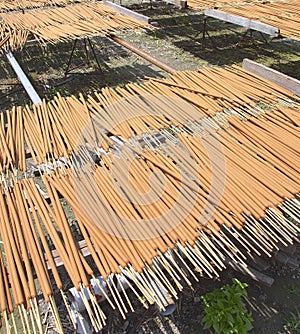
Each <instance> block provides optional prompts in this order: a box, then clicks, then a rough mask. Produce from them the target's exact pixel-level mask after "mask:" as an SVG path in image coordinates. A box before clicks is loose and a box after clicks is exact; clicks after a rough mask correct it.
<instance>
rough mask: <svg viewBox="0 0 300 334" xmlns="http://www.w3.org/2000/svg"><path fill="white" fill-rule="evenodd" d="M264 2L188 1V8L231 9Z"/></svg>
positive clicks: (249, 0) (232, 0)
mask: <svg viewBox="0 0 300 334" xmlns="http://www.w3.org/2000/svg"><path fill="white" fill-rule="evenodd" d="M260 2H264V0H189V1H188V6H189V7H192V8H197V9H206V8H220V7H221V8H222V7H233V6H237V5H245V4H254V3H260Z"/></svg>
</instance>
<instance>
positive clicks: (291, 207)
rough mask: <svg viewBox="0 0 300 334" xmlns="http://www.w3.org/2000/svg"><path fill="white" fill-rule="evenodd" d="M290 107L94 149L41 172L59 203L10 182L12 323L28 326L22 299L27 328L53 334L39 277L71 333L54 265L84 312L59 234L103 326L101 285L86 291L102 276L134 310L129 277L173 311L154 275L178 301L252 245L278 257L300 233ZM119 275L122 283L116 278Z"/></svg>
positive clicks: (93, 316)
mask: <svg viewBox="0 0 300 334" xmlns="http://www.w3.org/2000/svg"><path fill="white" fill-rule="evenodd" d="M282 109H283V110H282V113H281V112H280V110H278V112H275V113H272V112H266V113H265V114H264V117H261V118H256V117H250V118H249V119H248V121H243V120H241V119H239V118H238V117H236V116H230V117H228V118H227V124H226V125H225V126H222V127H221V128H219V129H217V130H216V131H215V130H212V129H211V130H210V131H209V130H208V129H206V132H204V133H203V132H200V131H198V130H197V131H194V132H193V133H191V132H190V131H185V129H183V128H182V127H181V128H177V129H176V131H175V129H173V131H172V132H169V133H168V135H167V134H166V132H165V131H162V132H161V135H162V136H163V137H165V138H164V140H163V141H162V142H159V140H158V139H153V144H154V142H155V143H156V145H155V147H153V145H151V143H149V141H150V139H149V138H150V136H149V137H148V144H147V145H143V146H141V144H140V142H139V141H137V140H136V141H135V143H134V144H133V142H132V141H130V140H123V141H122V142H123V145H122V146H120V145H119V146H117V147H114V151H113V150H109V151H108V152H106V153H104V151H103V152H102V154H99V152H96V153H97V154H99V162H98V164H95V163H93V161H92V160H93V157H92V156H90V150H87V149H86V148H84V147H83V146H82V147H81V149H80V150H78V151H77V152H75V153H74V154H73V156H72V162H71V163H70V164H69V168H66V167H63V166H60V167H59V168H58V169H57V170H56V171H55V172H53V173H49V174H48V173H45V174H44V175H41V178H42V180H43V187H44V189H45V190H46V191H47V194H48V200H49V202H50V204H49V203H48V202H47V200H46V199H45V198H44V197H43V196H42V195H41V193H40V191H39V189H38V187H37V186H36V185H35V183H34V180H33V179H32V178H25V179H22V180H21V181H19V182H15V183H14V184H13V186H10V187H7V188H6V189H4V190H3V193H1V195H0V202H1V212H0V215H1V216H0V220H1V222H2V224H1V226H0V238H1V240H2V242H3V250H4V252H3V253H2V252H1V257H0V264H1V266H0V268H1V270H0V283H1V284H0V289H1V293H0V304H1V305H0V306H1V311H2V317H3V319H4V321H3V323H4V324H6V326H5V328H6V329H7V331H8V332H9V331H10V325H11V324H12V328H13V330H14V331H15V332H16V328H15V325H14V324H15V319H14V310H15V307H14V305H16V308H17V312H18V316H20V318H21V320H22V321H21V322H22V326H23V331H24V333H31V332H40V333H42V332H43V328H42V327H43V326H42V322H41V317H40V315H39V310H38V305H37V289H36V285H35V284H36V282H35V280H34V273H36V276H37V280H38V284H39V286H40V287H41V290H42V293H43V296H44V300H45V302H47V303H49V305H50V308H51V310H52V312H53V314H54V318H55V321H56V323H57V327H58V330H59V331H60V332H61V333H63V328H62V325H61V323H60V320H59V314H58V311H57V308H56V305H55V302H54V299H53V286H52V284H51V280H50V276H49V272H48V269H49V268H50V269H51V272H52V275H53V277H54V280H55V283H56V286H57V288H58V289H59V290H60V291H61V295H62V298H63V300H64V302H65V304H66V307H67V310H69V312H70V317H71V319H72V315H71V311H70V308H69V306H68V303H67V300H66V296H65V294H64V292H63V290H64V287H63V283H62V279H61V277H60V276H59V273H58V271H57V268H56V265H55V261H54V259H53V254H52V252H51V251H50V246H49V241H50V240H51V244H53V245H54V247H55V249H56V251H57V253H58V255H59V256H60V258H61V260H62V262H63V264H64V266H65V269H66V271H67V273H68V275H69V277H70V279H71V281H72V283H73V285H74V286H75V287H76V289H77V290H78V291H79V292H80V294H81V296H82V299H83V300H84V302H85V304H86V307H87V312H88V314H89V316H90V320H91V323H92V324H93V326H94V328H95V329H96V330H99V329H101V328H102V327H103V326H104V324H105V318H106V317H105V314H104V313H103V311H102V310H101V308H100V307H99V305H98V304H97V303H96V301H95V297H94V296H93V294H92V292H89V294H90V299H91V303H88V302H87V300H86V299H85V298H86V297H85V296H84V292H83V288H84V287H88V286H89V279H90V278H91V277H95V275H98V274H100V275H101V276H102V277H103V278H104V279H105V280H106V281H107V284H109V291H110V295H109V296H108V295H107V293H105V291H104V290H103V288H101V286H100V285H99V288H100V289H101V290H102V291H103V293H104V294H105V295H106V296H107V298H108V301H109V303H110V304H111V306H112V307H113V308H116V307H117V308H118V309H119V311H120V312H121V314H122V315H123V316H124V317H125V314H126V312H127V311H128V310H133V305H132V302H131V301H130V298H129V295H128V294H127V293H126V291H125V289H124V287H123V286H122V283H121V281H122V280H124V279H125V280H127V282H128V285H129V286H130V288H131V291H132V292H133V293H134V294H135V295H136V296H137V297H138V298H139V299H140V300H141V302H142V303H144V304H145V301H143V300H142V299H141V295H143V296H145V297H146V301H147V302H148V303H150V304H152V303H154V302H156V303H158V305H159V306H160V308H161V309H163V308H164V301H163V299H164V297H163V296H162V294H161V292H159V291H158V290H157V289H155V288H154V287H153V281H155V282H156V284H158V285H159V286H162V287H163V289H164V290H166V291H168V292H169V293H170V294H171V295H172V296H173V297H174V298H175V299H176V298H177V294H178V291H180V290H182V289H183V287H184V285H186V284H187V285H190V286H191V285H192V282H191V277H193V279H196V280H197V276H196V275H195V271H197V272H198V273H200V274H205V275H207V276H209V277H213V276H216V275H218V273H217V270H221V269H222V268H223V267H224V261H225V259H226V258H228V259H230V260H231V261H234V262H235V263H237V264H241V263H244V261H245V259H246V256H247V254H248V253H251V252H255V253H256V254H258V255H260V254H261V253H265V254H266V255H268V256H271V253H272V251H273V250H274V249H278V243H281V244H283V245H288V244H291V243H292V242H293V241H294V240H297V235H298V233H299V232H300V229H299V222H300V220H299V219H300V217H299V208H300V201H299V196H298V195H297V194H299V192H300V189H299V184H300V183H299V178H300V176H299V172H298V169H297V166H299V157H300V146H299V139H300V138H299V137H300V131H299V125H297V124H295V115H294V113H295V111H294V110H292V109H285V108H282ZM150 118H151V117H149V119H150ZM114 146H116V145H114ZM112 152H114V153H112ZM59 196H63V198H64V199H65V200H66V201H67V203H68V205H69V207H70V208H71V210H72V212H73V215H74V217H75V218H76V224H77V227H78V230H79V231H80V235H81V237H82V239H84V240H85V243H86V245H87V248H88V250H89V253H90V254H91V256H92V258H93V262H94V263H95V265H96V267H97V273H95V272H94V271H93V270H92V269H91V267H90V266H89V264H88V262H87V261H86V259H85V258H84V257H83V255H82V253H81V251H80V250H79V247H78V240H75V237H74V235H73V234H72V230H71V227H70V225H69V222H68V218H69V214H67V212H66V211H65V209H64V206H63V205H62V202H61V200H60V199H59ZM287 216H289V217H291V218H293V222H291V221H289V220H288V219H287V218H286V217H287ZM72 217H73V216H72ZM5 267H7V270H6V269H5ZM187 273H188V274H189V275H190V276H191V277H189V275H187ZM112 274H113V275H114V276H115V278H116V280H115V281H114V280H109V279H108V277H109V276H110V275H112ZM9 280H10V285H11V292H10V290H9ZM116 284H119V285H120V286H121V291H118V289H117V286H116Z"/></svg>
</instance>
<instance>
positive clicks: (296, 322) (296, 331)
mask: <svg viewBox="0 0 300 334" xmlns="http://www.w3.org/2000/svg"><path fill="white" fill-rule="evenodd" d="M284 329H285V330H286V331H288V332H289V333H292V334H300V312H299V311H298V310H296V312H295V313H293V312H291V314H290V318H289V319H287V320H286V324H285V325H284Z"/></svg>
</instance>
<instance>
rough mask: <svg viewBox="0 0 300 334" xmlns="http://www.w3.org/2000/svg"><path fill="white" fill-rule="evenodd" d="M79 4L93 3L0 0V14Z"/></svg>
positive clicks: (61, 0)
mask: <svg viewBox="0 0 300 334" xmlns="http://www.w3.org/2000/svg"><path fill="white" fill-rule="evenodd" d="M74 2H75V3H80V2H95V1H89V0H76V1H72V0H49V1H45V0H34V1H32V0H19V1H12V0H1V1H0V12H8V11H18V10H22V9H29V8H41V7H52V6H61V5H67V4H73V3H74Z"/></svg>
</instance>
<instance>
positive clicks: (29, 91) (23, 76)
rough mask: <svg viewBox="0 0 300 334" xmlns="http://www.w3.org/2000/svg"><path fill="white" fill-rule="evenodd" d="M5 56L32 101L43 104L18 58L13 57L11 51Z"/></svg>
mask: <svg viewBox="0 0 300 334" xmlns="http://www.w3.org/2000/svg"><path fill="white" fill-rule="evenodd" d="M5 54H6V57H7V59H8V60H9V62H10V64H11V66H12V68H13V69H14V71H15V73H16V74H17V76H18V78H19V80H20V81H21V83H22V85H23V87H24V88H25V90H26V92H27V94H28V95H29V97H30V99H31V101H32V102H33V103H35V104H39V103H42V100H41V98H40V97H39V95H38V93H37V92H36V90H35V89H34V88H33V86H32V84H31V82H30V81H29V79H28V78H27V76H26V74H25V73H24V72H23V70H22V68H21V66H20V65H19V63H18V62H17V60H16V58H15V57H14V56H13V54H12V53H11V51H10V50H8V51H6V53H5Z"/></svg>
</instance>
